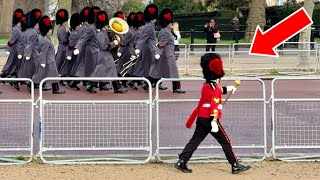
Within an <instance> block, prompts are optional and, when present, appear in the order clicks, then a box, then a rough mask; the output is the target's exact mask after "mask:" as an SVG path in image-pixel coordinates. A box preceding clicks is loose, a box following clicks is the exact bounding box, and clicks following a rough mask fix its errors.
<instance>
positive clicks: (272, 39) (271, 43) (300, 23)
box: [249, 7, 313, 57]
mask: <svg viewBox="0 0 320 180" xmlns="http://www.w3.org/2000/svg"><path fill="white" fill-rule="evenodd" d="M312 23H313V21H312V19H311V18H310V17H309V15H308V13H307V12H306V10H305V9H304V8H303V7H302V8H300V9H298V10H297V11H296V12H294V13H292V14H291V15H290V16H288V17H286V18H285V19H283V20H282V21H280V22H279V23H278V24H276V25H274V26H273V27H271V28H270V29H268V30H267V31H266V32H262V30H261V29H260V27H259V26H257V28H256V32H255V34H254V37H253V42H252V44H251V47H250V51H249V54H250V55H259V56H271V57H279V55H278V53H277V52H276V51H275V48H276V47H278V46H279V45H280V44H281V43H282V42H284V41H286V40H288V39H290V38H291V37H293V36H294V35H296V34H298V33H299V32H300V31H302V30H303V29H305V28H307V27H308V26H309V25H311V24H312Z"/></svg>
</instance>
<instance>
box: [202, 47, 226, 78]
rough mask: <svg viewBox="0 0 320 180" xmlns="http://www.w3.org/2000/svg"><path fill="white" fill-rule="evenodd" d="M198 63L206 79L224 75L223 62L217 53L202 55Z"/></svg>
mask: <svg viewBox="0 0 320 180" xmlns="http://www.w3.org/2000/svg"><path fill="white" fill-rule="evenodd" d="M200 65H201V67H202V73H203V77H204V78H205V79H206V80H215V79H219V78H221V77H223V76H224V71H223V63H222V59H221V57H220V55H219V54H216V53H207V54H205V55H203V56H202V57H201V64H200Z"/></svg>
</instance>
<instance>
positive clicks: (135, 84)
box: [128, 82, 138, 90]
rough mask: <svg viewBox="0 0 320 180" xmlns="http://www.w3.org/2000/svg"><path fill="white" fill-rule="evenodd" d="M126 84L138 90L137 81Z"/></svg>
mask: <svg viewBox="0 0 320 180" xmlns="http://www.w3.org/2000/svg"><path fill="white" fill-rule="evenodd" d="M128 85H129V86H130V87H131V88H132V89H134V90H138V87H137V83H134V82H130V83H129V84H128Z"/></svg>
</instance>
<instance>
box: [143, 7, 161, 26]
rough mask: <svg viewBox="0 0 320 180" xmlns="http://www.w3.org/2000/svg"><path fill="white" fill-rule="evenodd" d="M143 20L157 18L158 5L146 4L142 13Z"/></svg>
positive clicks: (148, 20) (147, 20)
mask: <svg viewBox="0 0 320 180" xmlns="http://www.w3.org/2000/svg"><path fill="white" fill-rule="evenodd" d="M143 17H144V20H145V21H146V22H150V21H151V20H153V19H157V18H158V6H157V5H156V4H153V3H152V4H148V5H147V7H146V8H145V9H144V13H143Z"/></svg>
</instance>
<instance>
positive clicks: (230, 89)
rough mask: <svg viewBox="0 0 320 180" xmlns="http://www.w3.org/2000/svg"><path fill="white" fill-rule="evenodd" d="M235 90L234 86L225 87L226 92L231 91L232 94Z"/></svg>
mask: <svg viewBox="0 0 320 180" xmlns="http://www.w3.org/2000/svg"><path fill="white" fill-rule="evenodd" d="M236 90H237V88H236V87H234V86H227V91H228V92H230V91H232V94H234V92H236Z"/></svg>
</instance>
